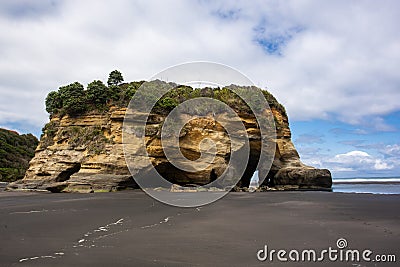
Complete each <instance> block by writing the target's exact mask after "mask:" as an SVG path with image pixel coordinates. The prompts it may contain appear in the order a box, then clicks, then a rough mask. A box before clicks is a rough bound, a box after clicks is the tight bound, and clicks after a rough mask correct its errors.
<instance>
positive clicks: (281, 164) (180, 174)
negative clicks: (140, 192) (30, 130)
mask: <svg viewBox="0 0 400 267" xmlns="http://www.w3.org/2000/svg"><path fill="white" fill-rule="evenodd" d="M125 112H126V109H124V108H116V107H112V108H111V109H110V111H109V112H108V113H105V114H94V115H93V114H92V115H86V116H80V117H77V118H71V117H68V116H64V117H62V118H61V119H60V118H58V117H54V118H52V119H51V122H50V123H49V124H48V125H47V126H46V130H45V134H44V135H43V136H42V138H41V140H40V144H39V146H38V148H37V150H36V153H35V157H34V158H33V159H32V161H31V162H30V167H29V169H28V171H27V172H26V175H25V177H24V179H22V180H20V181H17V182H15V183H13V184H10V185H9V187H8V189H10V190H12V189H22V190H24V189H27V190H47V191H51V192H96V191H115V190H120V189H124V188H129V187H131V188H137V184H136V183H135V181H134V180H133V178H132V176H131V173H130V172H129V170H128V167H127V165H126V161H125V157H124V150H123V144H122V127H123V120H124V116H125ZM272 112H273V115H274V118H275V124H276V130H277V131H276V138H275V139H274V140H272V141H273V144H272V145H274V146H275V148H276V149H275V156H274V160H273V162H272V167H271V169H269V168H265V169H263V168H261V169H260V170H259V171H260V174H261V175H267V179H265V180H264V183H263V185H264V186H269V187H274V188H276V189H329V188H331V185H332V179H331V174H330V172H329V170H320V169H315V168H313V167H310V166H306V165H304V164H303V163H302V162H301V161H300V158H299V155H298V153H297V151H296V149H295V147H294V145H293V143H292V142H291V132H290V129H289V125H288V118H287V116H286V114H282V113H281V112H279V111H278V110H276V109H273V108H272ZM239 117H240V118H241V120H242V121H243V123H244V125H245V130H246V131H247V134H248V136H249V142H250V160H249V163H248V165H247V168H246V170H245V173H244V175H243V176H242V178H241V180H240V182H239V183H238V186H239V187H248V185H249V183H250V178H251V177H252V175H253V173H254V171H255V168H256V166H257V163H258V160H259V154H260V146H261V140H260V133H259V129H258V126H257V122H256V120H255V118H254V117H252V116H249V115H246V114H239ZM164 119H165V116H163V115H159V114H151V116H150V118H149V120H148V124H147V126H146V142H147V143H146V149H147V153H148V156H149V157H150V160H151V163H152V165H153V166H154V167H155V169H156V170H157V171H158V172H159V173H160V174H161V175H162V176H163V177H164V178H166V179H167V180H169V181H170V182H172V183H175V184H180V185H187V184H200V185H204V184H207V183H210V182H212V181H214V180H215V179H217V178H218V177H219V176H220V175H221V174H222V173H223V172H224V171H225V170H226V168H227V166H228V164H229V155H230V153H231V152H232V151H231V149H232V147H235V145H234V144H232V143H231V142H235V141H232V140H230V139H229V136H228V135H227V134H226V132H225V130H224V128H223V127H222V126H221V125H219V124H218V123H217V122H216V121H215V120H214V119H213V118H212V117H209V118H208V117H205V118H198V119H194V120H191V121H190V122H189V123H187V124H186V125H185V129H184V131H182V133H181V134H180V149H181V151H182V154H184V156H185V157H187V158H188V159H192V160H193V159H197V158H198V157H199V155H200V150H199V144H200V143H201V142H202V140H204V139H205V138H206V139H207V138H208V139H210V140H212V141H213V142H215V143H217V153H216V156H215V158H213V160H212V164H210V166H209V167H208V168H206V169H204V170H203V171H201V172H196V173H190V172H185V171H182V170H179V169H177V168H175V167H174V166H173V165H172V164H171V163H169V161H168V160H167V158H166V157H165V155H164V152H163V147H162V145H161V139H160V128H161V125H162V123H163V121H164ZM236 147H237V149H240V142H237V144H236ZM129 155H130V157H132V158H133V162H134V165H135V170H136V171H137V172H138V174H139V173H140V174H141V175H142V176H144V177H146V172H147V171H148V170H149V169H150V168H151V167H152V166H149V164H148V163H146V160H144V159H143V157H144V154H143V153H139V152H137V151H133V152H132V153H130V154H129ZM265 165H266V166H269V165H270V164H265ZM230 171H233V172H235V169H234V166H233V169H232V170H230Z"/></svg>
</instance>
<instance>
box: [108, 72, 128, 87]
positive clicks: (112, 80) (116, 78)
mask: <svg viewBox="0 0 400 267" xmlns="http://www.w3.org/2000/svg"><path fill="white" fill-rule="evenodd" d="M123 81H124V77H122V73H121V72H119V71H118V70H113V71H112V72H110V75H109V76H108V80H107V84H108V86H116V85H119V84H120V83H122V82H123Z"/></svg>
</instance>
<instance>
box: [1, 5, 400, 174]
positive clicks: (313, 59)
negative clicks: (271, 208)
mask: <svg viewBox="0 0 400 267" xmlns="http://www.w3.org/2000/svg"><path fill="white" fill-rule="evenodd" d="M398 25H400V2H399V1H396V0H393V1H387V0H382V1H373V0H371V1H362V0H358V1H351V0H345V1H340V0H335V1H328V0H327V1H321V0H315V1H311V0H293V1H289V0H288V1H283V0H282V1H268V0H267V1H266V0H262V1H246V0H244V1H208V0H199V1H194V0H189V1H129V0H127V1H118V0H115V1H74V0H68V1H56V0H54V1H50V0H36V1H35V0H2V1H1V2H0V32H1V35H0V126H1V127H5V128H11V129H15V130H18V131H20V132H23V133H25V132H33V133H34V134H35V135H38V136H39V135H40V131H41V128H42V126H43V125H44V123H46V121H47V120H48V115H47V114H46V112H45V110H44V98H45V97H46V95H47V93H48V92H50V91H52V90H55V89H57V88H58V87H59V86H60V85H65V84H68V83H71V82H74V81H79V82H81V83H83V84H87V83H89V82H91V81H92V80H94V79H102V80H103V81H106V79H107V76H108V73H109V72H110V71H111V70H114V69H119V70H120V71H121V72H122V73H123V74H124V77H125V80H127V81H130V80H142V79H149V78H150V77H152V76H153V75H154V74H156V73H158V72H159V71H161V70H163V69H165V68H167V67H169V66H172V65H176V64H179V63H183V62H190V61H212V62H218V63H222V64H226V65H229V66H232V67H233V68H235V69H238V70H239V71H241V72H242V73H244V74H246V75H247V76H248V77H249V78H250V79H251V80H252V81H253V82H254V83H255V84H256V85H258V86H260V87H262V88H268V90H269V91H270V92H272V93H273V94H274V95H275V96H276V97H277V98H278V100H279V101H280V102H281V103H283V104H284V105H285V107H286V108H287V111H288V114H289V118H290V123H291V129H292V132H293V141H294V143H295V145H296V147H297V148H298V150H299V152H300V155H301V157H302V159H303V161H304V162H306V163H308V164H311V165H314V166H317V167H326V168H329V169H330V170H331V171H332V172H333V175H334V177H363V176H398V175H399V174H400V172H399V171H400V138H399V125H400V71H399V70H400V31H399V26H398Z"/></svg>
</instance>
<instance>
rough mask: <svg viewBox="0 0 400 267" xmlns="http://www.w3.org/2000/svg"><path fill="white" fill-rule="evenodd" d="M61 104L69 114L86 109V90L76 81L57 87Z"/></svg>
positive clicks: (79, 112)
mask: <svg viewBox="0 0 400 267" xmlns="http://www.w3.org/2000/svg"><path fill="white" fill-rule="evenodd" d="M58 92H59V94H60V97H61V99H62V106H63V108H64V109H65V111H66V112H67V113H68V114H69V115H79V114H82V113H83V112H85V111H86V110H87V104H86V92H85V90H84V87H83V85H82V84H80V83H78V82H74V83H71V84H69V85H67V86H62V87H60V89H59V91H58Z"/></svg>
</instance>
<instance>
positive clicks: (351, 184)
mask: <svg viewBox="0 0 400 267" xmlns="http://www.w3.org/2000/svg"><path fill="white" fill-rule="evenodd" d="M332 189H333V192H342V193H369V194H400V178H398V177H393V178H380V177H374V178H340V179H339V178H336V179H335V178H334V179H333V185H332Z"/></svg>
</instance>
